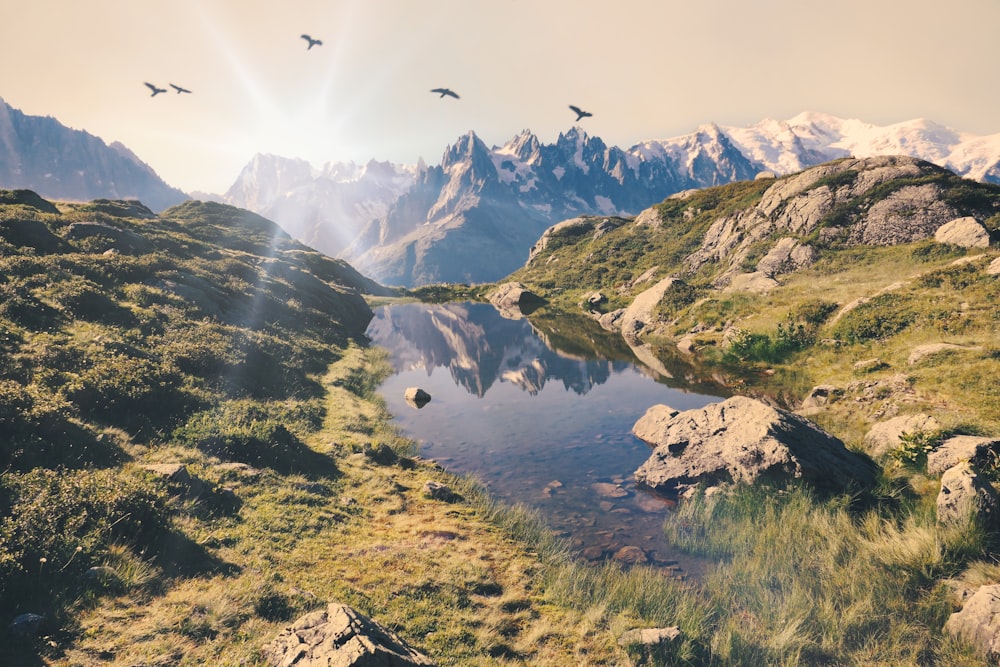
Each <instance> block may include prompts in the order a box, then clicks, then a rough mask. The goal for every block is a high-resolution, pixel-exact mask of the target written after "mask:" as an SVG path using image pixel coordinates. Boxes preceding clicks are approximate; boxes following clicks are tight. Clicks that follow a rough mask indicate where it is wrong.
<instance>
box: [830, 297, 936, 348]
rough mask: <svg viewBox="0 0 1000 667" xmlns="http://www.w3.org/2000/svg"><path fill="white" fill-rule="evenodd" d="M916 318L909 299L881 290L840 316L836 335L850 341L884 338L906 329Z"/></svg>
mask: <svg viewBox="0 0 1000 667" xmlns="http://www.w3.org/2000/svg"><path fill="white" fill-rule="evenodd" d="M915 319H916V313H915V312H914V311H913V308H912V305H911V303H910V301H909V299H907V298H906V297H904V296H902V295H899V294H895V293H889V294H880V295H879V296H876V297H874V298H873V299H872V300H871V301H868V302H867V303H863V304H861V305H860V306H858V307H857V308H854V309H853V310H851V311H850V312H848V313H846V314H845V315H844V316H843V317H841V318H840V321H839V322H837V325H836V326H835V327H834V328H833V335H834V336H835V337H836V338H839V339H841V340H845V341H847V342H849V343H863V342H866V341H871V340H882V339H885V338H888V337H889V336H893V335H895V334H898V333H900V332H901V331H903V330H905V329H906V328H907V327H909V326H910V325H911V324H913V322H914V321H915Z"/></svg>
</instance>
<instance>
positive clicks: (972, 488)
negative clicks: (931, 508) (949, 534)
mask: <svg viewBox="0 0 1000 667" xmlns="http://www.w3.org/2000/svg"><path fill="white" fill-rule="evenodd" d="M937 519H938V523H940V524H942V525H945V526H962V525H964V524H965V523H966V522H967V521H969V520H970V519H971V520H974V521H976V522H978V523H979V524H980V525H982V526H986V527H990V528H992V527H995V526H997V525H1000V499H998V498H997V494H996V491H994V490H993V487H992V486H991V485H990V483H989V482H987V481H986V480H984V479H983V478H982V477H980V476H979V474H978V473H977V471H976V469H975V468H974V467H973V466H972V464H971V463H969V462H968V461H963V462H961V463H958V464H956V465H954V466H952V467H951V468H948V470H946V471H945V473H944V474H943V475H942V476H941V491H940V492H939V493H938V497H937Z"/></svg>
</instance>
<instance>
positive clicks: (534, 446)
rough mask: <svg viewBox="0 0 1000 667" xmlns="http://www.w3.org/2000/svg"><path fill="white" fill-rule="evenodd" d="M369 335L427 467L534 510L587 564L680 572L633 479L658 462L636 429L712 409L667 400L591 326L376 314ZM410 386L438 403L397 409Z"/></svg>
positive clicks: (470, 306)
mask: <svg viewBox="0 0 1000 667" xmlns="http://www.w3.org/2000/svg"><path fill="white" fill-rule="evenodd" d="M367 333H368V336H369V338H370V339H371V340H372V342H373V343H374V344H375V345H379V346H381V347H384V348H386V349H387V350H389V352H390V354H391V356H392V364H393V367H394V368H395V369H396V373H395V374H394V375H393V376H391V377H390V378H388V379H387V380H386V381H385V382H384V383H383V385H382V387H381V389H380V392H381V393H382V395H383V396H384V398H385V400H386V403H387V404H388V407H389V410H390V412H391V413H392V414H393V415H394V416H395V418H396V421H397V423H398V425H399V426H400V428H402V430H403V431H404V432H405V433H406V434H407V435H408V436H409V437H411V438H413V439H414V440H415V441H417V443H418V444H419V447H420V451H421V454H422V455H423V456H426V457H429V458H433V459H435V460H436V461H438V462H439V463H441V464H442V465H443V466H445V467H446V468H447V469H449V470H451V471H452V472H456V473H462V474H471V475H474V476H476V477H477V478H479V479H480V480H482V481H483V482H484V483H485V484H486V485H487V486H488V487H489V488H490V490H491V491H492V492H493V493H495V494H497V495H498V496H500V497H503V498H505V499H507V500H509V501H511V502H522V503H525V504H527V505H530V506H532V507H535V508H537V509H538V510H540V511H541V512H542V514H543V516H545V518H546V519H547V521H549V523H550V525H552V527H553V528H554V529H555V530H556V531H558V532H561V533H565V534H566V535H567V536H568V537H569V538H570V540H571V542H572V544H573V545H574V547H575V548H576V549H577V550H578V551H579V552H580V553H581V554H583V555H584V556H585V557H587V558H589V559H591V560H598V559H602V558H610V557H612V556H613V555H614V554H615V553H617V552H618V551H619V550H620V549H622V548H623V547H639V548H641V549H642V551H643V553H645V554H646V557H647V558H648V559H649V560H650V561H652V562H660V563H668V562H671V561H673V560H675V556H674V555H673V554H671V552H670V549H669V546H668V545H667V544H665V541H664V538H663V534H662V530H661V524H662V522H663V516H664V514H665V512H666V506H667V502H666V501H665V500H663V499H661V498H658V497H656V496H653V495H651V494H648V493H646V492H644V491H641V490H639V489H637V488H636V487H635V484H634V480H633V478H632V473H633V472H634V471H635V469H636V468H638V467H639V466H640V465H641V464H642V463H643V462H644V461H645V460H646V458H648V456H649V454H650V449H649V447H648V446H647V445H646V444H645V443H643V442H641V441H640V440H638V439H637V438H636V437H635V436H633V435H632V434H631V429H632V425H633V424H634V423H635V422H636V421H637V420H638V419H639V417H641V416H642V415H643V413H644V412H645V411H646V409H647V408H649V407H650V406H651V405H654V404H657V403H665V404H667V405H669V406H671V407H673V408H675V409H678V410H687V409H691V408H695V407H701V406H703V405H706V404H708V403H712V402H714V401H717V400H719V399H718V398H717V397H714V396H709V395H706V394H701V393H695V392H692V391H688V390H684V389H681V388H678V387H677V386H676V383H675V386H674V387H671V386H668V385H667V384H666V382H670V381H672V378H670V377H665V376H664V375H663V372H662V369H661V370H660V371H659V372H654V371H652V370H650V369H648V368H647V367H645V366H643V365H641V364H640V363H639V362H638V360H637V359H636V357H635V355H634V354H633V353H632V351H631V349H630V348H629V347H628V345H626V344H625V342H624V340H623V339H622V338H621V336H619V335H616V334H611V333H608V332H605V331H603V330H602V329H601V328H600V327H598V326H597V325H596V324H595V323H593V322H592V321H591V320H589V319H587V318H572V319H563V318H556V319H552V318H548V319H545V320H544V330H542V329H541V328H539V329H536V328H535V327H533V326H532V324H531V323H529V322H528V320H526V319H508V318H505V317H502V316H501V315H500V313H499V312H498V311H497V310H496V309H495V308H493V306H491V305H489V304H475V303H465V304H447V305H425V304H397V305H388V306H383V307H381V308H379V309H377V310H376V312H375V317H374V319H373V320H372V322H371V324H370V325H369V327H368V332H367ZM445 369H447V372H445ZM658 380H659V381H658ZM415 386H419V387H421V388H423V389H424V390H426V391H427V392H428V393H429V394H430V395H431V397H432V398H431V401H430V402H429V403H427V404H426V405H425V406H424V407H423V408H422V409H419V410H418V409H415V408H414V407H412V406H411V405H408V404H407V403H406V401H405V400H404V398H403V396H404V392H405V390H406V388H407V387H415ZM629 553H632V554H635V553H636V552H635V550H634V549H633V550H630V551H629Z"/></svg>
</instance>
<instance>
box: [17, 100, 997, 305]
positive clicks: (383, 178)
mask: <svg viewBox="0 0 1000 667" xmlns="http://www.w3.org/2000/svg"><path fill="white" fill-rule="evenodd" d="M877 155H907V156H911V157H917V158H921V159H924V160H927V161H929V162H932V163H935V164H937V165H939V166H942V167H945V168H947V169H949V170H951V171H953V172H954V173H956V174H958V175H960V176H964V177H968V178H971V179H975V180H978V181H983V182H990V183H1000V134H994V135H989V136H978V135H972V134H969V133H963V132H958V131H956V130H953V129H951V128H948V127H945V126H942V125H939V124H937V123H934V122H932V121H929V120H925V119H916V120H910V121H906V122H902V123H896V124H893V125H874V124H870V123H865V122H862V121H860V120H856V119H843V118H838V117H835V116H831V115H828V114H822V113H816V112H805V113H801V114H799V115H797V116H795V117H793V118H791V119H788V120H774V119H765V120H762V121H760V122H759V123H756V124H754V125H750V126H747V127H732V126H722V125H717V124H714V123H708V124H705V125H702V126H700V127H698V128H696V129H695V131H693V132H691V133H689V134H685V135H682V136H678V137H674V138H671V139H663V140H656V141H645V142H641V143H638V144H636V145H634V146H632V147H630V148H619V147H617V146H609V145H607V144H606V143H605V142H604V141H603V140H602V139H601V138H599V137H594V136H590V135H588V134H587V133H586V132H585V131H584V130H583V129H582V128H581V127H573V128H571V129H569V130H568V131H566V132H565V133H561V134H560V135H559V136H558V138H557V139H556V140H555V142H554V143H543V142H542V141H541V140H540V139H539V138H538V136H537V135H535V134H533V133H532V132H530V131H529V130H524V131H522V132H521V133H520V134H518V135H516V136H514V137H513V138H511V139H510V140H509V141H507V142H506V143H504V144H502V145H499V146H493V147H489V146H487V144H486V143H485V142H484V141H483V140H482V139H481V138H480V137H479V136H477V135H476V134H475V132H471V131H470V132H468V133H466V134H464V135H462V136H460V137H459V138H458V139H457V140H456V141H455V143H454V144H452V145H450V146H448V147H447V148H446V149H445V151H444V153H443V155H442V158H441V163H440V164H439V165H433V166H429V165H427V164H425V163H424V162H423V161H422V160H421V161H420V162H419V163H418V164H416V165H404V164H394V163H391V162H385V161H382V162H380V161H376V160H374V159H373V160H370V161H368V162H367V163H365V164H356V163H353V162H330V163H328V164H326V165H325V166H323V167H322V168H319V169H317V168H314V167H313V166H311V165H310V164H309V163H308V162H306V161H304V160H300V159H290V158H285V157H279V156H275V155H257V156H255V157H254V158H253V159H252V160H251V161H250V162H249V163H248V164H247V165H246V167H244V169H243V170H242V172H241V173H240V174H239V176H238V178H237V179H236V181H235V183H234V184H233V185H232V186H231V187H230V188H229V190H228V191H227V192H226V193H225V194H224V195H207V194H203V193H194V194H193V196H194V197H196V198H199V199H206V200H209V199H211V200H216V201H222V202H225V203H229V204H232V205H234V206H238V207H240V208H244V209H248V210H250V211H253V212H256V213H258V214H260V215H263V216H264V217H266V218H268V219H270V220H273V221H274V222H277V223H278V224H279V225H280V226H281V227H282V228H283V229H284V230H285V231H286V232H288V233H289V234H290V235H291V236H293V237H294V238H296V239H297V240H299V241H300V242H303V243H305V244H306V245H308V246H310V247H313V248H315V249H317V250H319V251H321V252H323V253H324V254H327V255H329V256H332V257H340V258H343V259H346V260H348V261H349V262H351V263H352V264H353V265H354V266H356V267H357V268H358V269H360V270H361V271H362V272H364V273H365V274H367V275H369V276H371V277H373V278H375V279H376V280H379V281H381V282H382V283H384V284H390V285H403V286H417V285H423V284H429V283H435V282H467V283H476V282H488V281H493V280H497V279H499V278H501V277H503V276H506V275H508V274H510V273H511V272H512V271H514V270H516V269H517V268H518V267H520V266H521V265H522V264H523V263H524V262H525V260H526V259H527V257H528V253H529V251H530V249H531V247H532V245H534V243H535V241H537V240H538V238H539V237H540V236H541V234H542V233H543V232H544V231H545V230H546V229H547V228H548V227H550V226H552V225H553V224H555V223H557V222H560V221H563V220H567V219H571V218H574V217H578V216H585V215H606V216H631V215H636V214H638V213H639V212H640V211H642V210H643V209H645V208H647V207H649V206H651V205H652V204H655V203H658V202H660V201H663V200H664V199H665V198H666V197H668V196H670V195H672V194H675V193H677V192H682V191H685V190H692V189H700V188H705V187H710V186H715V185H721V184H726V183H730V182H733V181H741V180H748V179H752V178H755V177H756V176H757V175H758V174H761V173H763V172H770V173H773V174H776V175H783V174H788V173H793V172H798V171H801V170H803V169H805V168H807V167H810V166H814V165H818V164H822V163H824V162H827V161H830V160H833V159H837V158H841V157H847V156H854V157H858V158H864V157H871V156H877ZM0 187H3V188H11V189H17V188H29V189H32V190H34V191H36V192H38V193H40V194H41V195H42V196H45V197H49V198H53V199H63V200H78V201H89V200H92V199H99V198H107V199H138V200H140V201H142V202H143V203H144V204H145V205H146V206H148V207H149V208H150V209H152V210H153V211H161V210H164V209H166V208H168V207H170V206H172V205H175V204H177V203H180V202H182V201H184V200H185V199H188V198H189V197H188V195H186V194H185V193H183V192H181V191H180V190H177V189H176V188H172V187H170V186H169V185H167V184H166V183H165V182H163V180H162V179H160V178H159V177H158V176H157V175H156V173H155V172H154V171H153V169H152V168H150V167H149V165H147V164H145V163H143V162H142V161H141V160H140V159H139V158H138V157H136V156H135V155H134V154H133V153H132V152H131V151H130V150H129V149H128V148H126V147H125V146H123V145H122V144H120V143H117V142H116V143H112V144H110V145H109V144H106V143H105V142H104V141H103V140H101V139H100V138H98V137H95V136H93V135H91V134H88V133H87V132H84V131H81V130H75V129H71V128H68V127H66V126H64V125H62V124H60V123H59V122H58V121H56V120H55V119H53V118H50V117H40V116H28V115H26V114H23V113H22V112H21V111H19V110H17V109H14V108H12V107H10V106H9V105H7V104H6V103H5V102H3V100H0Z"/></svg>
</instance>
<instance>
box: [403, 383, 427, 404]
mask: <svg viewBox="0 0 1000 667" xmlns="http://www.w3.org/2000/svg"><path fill="white" fill-rule="evenodd" d="M403 398H405V399H406V402H407V403H409V404H410V405H414V406H416V407H418V408H422V407H424V406H425V405H427V404H428V403H430V400H431V395H430V394H428V393H427V392H426V391H424V390H423V389H421V388H420V387H407V389H406V393H405V394H404V395H403Z"/></svg>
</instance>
